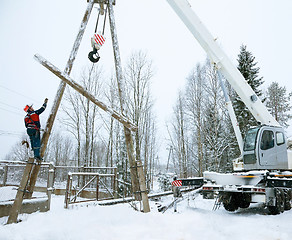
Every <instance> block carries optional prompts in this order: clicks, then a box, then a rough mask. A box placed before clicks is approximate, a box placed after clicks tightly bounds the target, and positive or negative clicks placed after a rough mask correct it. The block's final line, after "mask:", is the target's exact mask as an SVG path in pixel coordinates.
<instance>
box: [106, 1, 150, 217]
mask: <svg viewBox="0 0 292 240" xmlns="http://www.w3.org/2000/svg"><path fill="white" fill-rule="evenodd" d="M108 12H109V22H110V30H111V37H112V45H113V51H114V59H115V68H116V79H117V85H118V91H119V99H120V105H121V113H122V114H124V88H123V73H122V64H121V57H120V50H119V43H118V38H117V32H116V24H115V17H114V9H113V0H109V3H108ZM124 133H125V139H126V146H127V153H128V158H129V164H130V171H131V180H132V187H133V192H134V194H135V198H137V197H139V195H140V194H139V195H138V194H137V193H141V196H142V202H143V211H144V212H145V213H146V212H150V207H149V201H148V194H147V191H146V182H145V176H144V172H143V167H142V164H141V162H140V161H138V167H139V169H142V171H140V170H139V174H138V170H137V162H136V161H135V155H134V145H133V138H132V134H131V131H130V130H129V129H128V128H127V127H124ZM144 184H145V185H144Z"/></svg>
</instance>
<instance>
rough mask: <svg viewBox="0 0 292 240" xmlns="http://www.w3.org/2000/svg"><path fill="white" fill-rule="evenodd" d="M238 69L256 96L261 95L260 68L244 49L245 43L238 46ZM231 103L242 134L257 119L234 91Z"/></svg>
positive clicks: (261, 79) (254, 124) (250, 54)
mask: <svg viewBox="0 0 292 240" xmlns="http://www.w3.org/2000/svg"><path fill="white" fill-rule="evenodd" d="M237 61H238V67H237V68H238V70H239V71H240V72H241V74H242V75H243V77H244V78H245V80H246V81H247V83H248V84H249V85H250V86H251V88H252V89H253V90H254V92H255V93H256V95H257V96H258V97H260V98H261V97H262V96H263V92H262V90H261V89H260V86H261V85H262V84H263V83H264V81H263V78H262V77H259V70H260V68H259V67H257V66H256V65H257V62H255V57H254V56H253V55H252V53H251V52H249V51H248V50H247V49H246V46H245V45H242V46H241V47H240V53H239V55H238V59H237ZM232 95H233V96H232V97H231V98H232V104H233V107H234V111H235V114H236V117H237V121H238V123H239V127H240V130H241V132H242V134H243V135H245V133H246V131H247V130H248V129H249V128H250V127H251V126H256V125H257V121H256V119H255V118H254V117H253V116H252V114H251V113H250V111H249V110H248V108H247V107H246V106H245V104H244V103H243V102H242V100H241V99H240V98H239V96H238V95H237V94H236V93H234V94H232Z"/></svg>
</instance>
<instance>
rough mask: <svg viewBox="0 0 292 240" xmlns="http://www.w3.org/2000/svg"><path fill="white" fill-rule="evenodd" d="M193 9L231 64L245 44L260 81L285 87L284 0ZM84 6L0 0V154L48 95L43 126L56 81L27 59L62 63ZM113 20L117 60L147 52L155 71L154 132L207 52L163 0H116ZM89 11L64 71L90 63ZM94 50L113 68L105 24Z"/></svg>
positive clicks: (291, 34)
mask: <svg viewBox="0 0 292 240" xmlns="http://www.w3.org/2000/svg"><path fill="white" fill-rule="evenodd" d="M189 2H190V3H191V5H192V8H193V9H194V11H195V12H196V14H197V15H198V16H199V18H200V19H201V20H202V22H203V23H204V24H205V26H206V27H207V28H208V29H209V31H210V32H211V34H212V35H213V36H214V37H217V38H218V42H219V44H220V46H221V47H222V48H223V50H224V51H225V52H226V54H227V55H228V56H229V57H230V58H231V60H232V61H233V62H234V64H236V63H237V62H236V59H237V55H238V53H239V48H240V45H242V44H245V45H247V49H248V50H249V51H251V52H252V54H253V55H254V56H255V58H256V61H257V62H258V65H257V66H258V67H260V75H261V76H263V77H264V80H265V87H267V86H268V85H269V84H270V83H271V82H273V81H277V82H279V84H280V85H281V86H286V87H287V90H288V91H292V77H291V66H292V59H291V54H292V30H291V29H292V28H291V27H292V14H291V10H292V1H291V0H277V1H276V0H237V1H234V0H220V1H218V0H191V1H189ZM86 6H87V2H86V0H50V1H48V0H26V1H23V0H14V1H11V0H1V1H0V29H1V37H0V116H1V118H0V149H1V151H0V159H3V158H4V157H5V155H6V154H7V153H8V152H9V150H10V148H11V146H12V145H13V144H14V143H15V142H17V141H20V140H21V135H22V134H23V133H25V128H24V123H23V117H24V116H25V113H24V111H23V108H24V106H25V105H26V104H30V103H33V104H34V106H35V108H38V107H40V106H41V104H42V102H43V100H44V99H45V98H46V97H47V98H49V104H48V109H47V110H46V112H44V114H43V115H41V118H42V123H43V126H44V125H45V122H46V120H47V117H48V115H49V113H50V108H51V104H52V102H53V99H54V98H55V94H56V91H57V88H58V86H59V83H60V80H59V79H58V78H57V77H55V76H54V75H53V74H52V73H50V72H49V71H48V70H47V69H45V68H44V67H42V66H41V65H40V64H39V63H37V62H36V61H35V60H34V59H33V55H34V54H36V53H38V54H40V55H41V56H43V57H45V58H46V59H48V60H49V61H51V62H52V63H53V64H54V65H56V66H57V67H58V68H60V69H62V70H63V69H64V67H65V65H66V62H67V59H68V57H69V54H70V51H71V48H72V45H73V42H74V40H75V37H76V34H77V32H78V29H79V26H80V23H81V20H82V17H83V15H84V12H85V9H86ZM114 9H115V18H116V25H117V33H118V40H119V45H120V51H121V60H122V63H126V60H127V58H128V57H129V55H130V54H131V53H132V52H133V51H134V50H143V51H145V52H147V54H148V57H149V59H151V60H152V61H153V66H154V67H155V76H154V78H153V79H152V82H153V84H152V93H153V96H154V98H155V99H156V110H157V115H158V120H159V128H160V130H161V132H163V129H164V127H165V121H166V120H167V119H168V118H169V116H170V115H171V112H172V107H173V104H174V103H175V101H176V97H177V92H178V90H179V89H182V88H183V87H184V84H185V78H186V77H187V76H188V74H189V73H190V71H191V69H192V68H193V67H194V66H195V65H196V64H197V63H198V62H203V61H204V60H205V58H206V54H205V52H204V51H203V49H202V48H201V47H200V45H199V44H198V43H197V41H196V40H195V39H194V37H193V36H192V35H191V34H190V33H189V31H188V30H187V28H186V27H185V26H184V24H183V23H182V22H181V20H180V19H179V18H178V16H177V15H176V14H175V13H174V11H173V10H172V9H171V7H170V6H169V5H168V3H167V2H166V0H123V1H122V0H116V6H115V7H114ZM96 16H97V9H96V8H95V9H94V10H93V12H92V15H91V18H90V22H89V24H88V27H87V29H86V33H85V35H84V37H83V41H82V43H81V47H80V50H79V53H78V56H77V59H76V61H75V63H74V67H73V71H72V74H71V76H72V77H73V79H76V78H77V77H78V76H79V72H80V69H82V68H83V67H84V66H86V65H88V64H90V62H89V60H88V59H87V54H88V52H89V51H90V50H91V45H90V37H91V35H92V34H93V32H94V28H95V22H96ZM106 28H107V29H106V38H107V40H106V43H105V45H104V46H103V47H102V49H101V50H100V55H101V60H100V62H99V63H98V64H100V65H102V66H103V67H104V68H105V69H106V70H107V71H108V74H111V73H112V72H113V69H114V68H113V66H114V65H113V64H114V61H113V53H112V46H111V38H110V34H109V25H108V24H107V26H106Z"/></svg>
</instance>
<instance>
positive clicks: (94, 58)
mask: <svg viewBox="0 0 292 240" xmlns="http://www.w3.org/2000/svg"><path fill="white" fill-rule="evenodd" d="M107 8H108V7H106V8H105V14H104V21H103V27H102V35H104V31H105V23H106V16H107ZM100 15H101V14H100V9H99V12H98V15H97V20H96V25H95V30H94V33H96V32H97V27H98V22H99V17H100ZM97 50H98V49H96V48H95V47H94V46H93V50H92V51H91V52H89V53H88V58H89V60H90V61H91V62H93V63H97V62H98V61H99V59H100V56H99V54H98V52H97Z"/></svg>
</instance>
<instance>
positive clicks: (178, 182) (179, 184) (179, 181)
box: [171, 180, 182, 187]
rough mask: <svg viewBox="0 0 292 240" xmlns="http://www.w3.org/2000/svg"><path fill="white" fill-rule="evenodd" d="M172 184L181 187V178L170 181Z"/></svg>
mask: <svg viewBox="0 0 292 240" xmlns="http://www.w3.org/2000/svg"><path fill="white" fill-rule="evenodd" d="M171 185H172V186H177V187H181V186H182V180H175V181H173V182H172V183H171Z"/></svg>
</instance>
